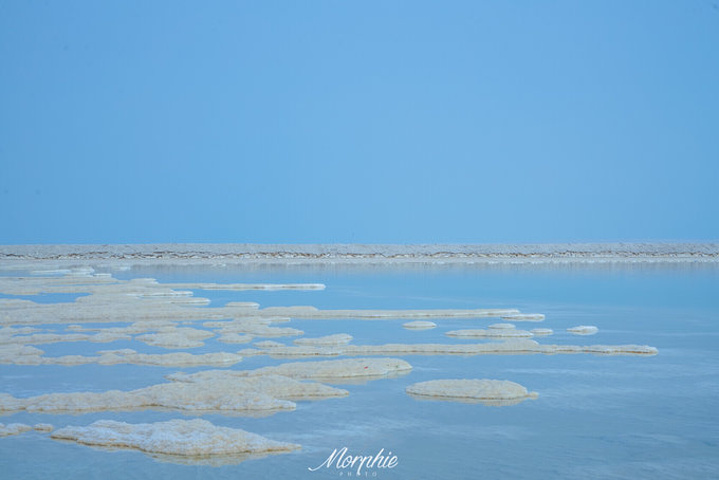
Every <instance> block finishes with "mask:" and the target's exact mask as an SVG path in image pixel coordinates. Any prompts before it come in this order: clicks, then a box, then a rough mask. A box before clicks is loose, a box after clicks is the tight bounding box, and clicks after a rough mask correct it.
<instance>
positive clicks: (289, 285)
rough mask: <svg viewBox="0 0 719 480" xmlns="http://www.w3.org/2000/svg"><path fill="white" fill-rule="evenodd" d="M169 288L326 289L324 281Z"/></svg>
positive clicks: (187, 284) (208, 284)
mask: <svg viewBox="0 0 719 480" xmlns="http://www.w3.org/2000/svg"><path fill="white" fill-rule="evenodd" d="M163 286H165V287H167V288H172V289H177V288H188V289H190V290H223V291H230V290H237V291H243V290H324V289H325V285H324V284H322V283H167V284H163Z"/></svg>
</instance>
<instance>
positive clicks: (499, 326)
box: [487, 323, 517, 330]
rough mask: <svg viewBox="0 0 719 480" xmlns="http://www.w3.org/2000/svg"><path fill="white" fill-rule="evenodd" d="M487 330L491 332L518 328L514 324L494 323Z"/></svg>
mask: <svg viewBox="0 0 719 480" xmlns="http://www.w3.org/2000/svg"><path fill="white" fill-rule="evenodd" d="M487 328H488V329H490V330H512V329H514V328H517V327H515V326H514V324H512V323H493V324H492V325H490V326H488V327H487Z"/></svg>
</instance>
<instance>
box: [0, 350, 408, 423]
mask: <svg viewBox="0 0 719 480" xmlns="http://www.w3.org/2000/svg"><path fill="white" fill-rule="evenodd" d="M411 369H412V366H411V365H410V364H409V363H407V362H405V361H404V360H400V359H394V358H373V359H367V358H363V359H343V360H332V361H317V362H294V363H286V364H282V365H277V366H272V367H264V368H259V369H256V370H207V371H202V372H198V373H194V374H186V373H176V374H172V375H168V376H167V379H168V380H170V383H163V384H157V385H152V386H149V387H145V388H141V389H138V390H132V391H119V390H110V391H106V392H99V393H96V392H80V393H51V394H46V395H39V396H36V397H30V398H15V397H13V396H11V395H8V394H0V411H17V410H27V411H30V412H42V413H63V412H89V411H101V410H137V409H148V408H167V409H173V410H183V411H187V412H192V413H204V412H223V413H237V414H248V413H249V414H256V413H273V412H275V411H279V410H293V409H294V408H295V404H294V403H293V401H296V400H316V399H323V398H332V397H343V396H346V395H348V392H347V391H346V390H341V389H338V388H334V387H330V386H327V385H323V384H321V383H315V382H301V381H299V380H320V379H321V380H325V381H330V382H331V381H338V380H343V379H357V378H361V379H372V378H379V377H388V376H393V375H399V374H403V373H408V372H409V371H410V370H411Z"/></svg>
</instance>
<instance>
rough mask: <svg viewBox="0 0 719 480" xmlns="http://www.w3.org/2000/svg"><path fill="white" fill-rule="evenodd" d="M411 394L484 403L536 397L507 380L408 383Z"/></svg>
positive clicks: (436, 398) (511, 402)
mask: <svg viewBox="0 0 719 480" xmlns="http://www.w3.org/2000/svg"><path fill="white" fill-rule="evenodd" d="M406 391H407V393H408V394H410V395H411V396H415V397H419V398H429V399H434V400H448V401H458V402H468V403H482V404H485V405H493V406H505V405H515V404H517V403H519V402H521V401H523V400H526V399H527V398H537V394H536V393H534V392H528V391H527V389H526V388H524V387H523V386H522V385H519V384H518V383H514V382H510V381H507V380H468V379H463V380H430V381H428V382H420V383H415V384H413V385H410V386H409V387H407V389H406Z"/></svg>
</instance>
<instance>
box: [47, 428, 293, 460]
mask: <svg viewBox="0 0 719 480" xmlns="http://www.w3.org/2000/svg"><path fill="white" fill-rule="evenodd" d="M51 438H53V439H56V440H67V441H74V442H77V443H80V444H83V445H92V446H97V447H111V448H129V449H136V450H140V451H141V452H144V453H147V454H152V455H163V456H179V457H197V458H198V459H200V458H203V457H211V456H224V457H227V456H236V455H241V454H266V453H282V452H289V451H292V450H297V449H299V448H300V446H299V445H296V444H292V443H285V442H278V441H275V440H270V439H268V438H265V437H262V436H260V435H257V434H254V433H250V432H246V431H244V430H240V429H236V428H227V427H219V426H216V425H213V424H212V423H210V422H208V421H206V420H201V419H194V420H170V421H167V422H158V423H139V424H129V423H124V422H116V421H112V420H99V421H97V422H95V423H92V424H90V425H88V426H86V427H79V426H78V427H75V426H72V427H65V428H61V429H59V430H56V431H55V432H54V433H52V435H51ZM242 459H243V457H238V458H237V461H235V462H228V463H239V461H241V460H242Z"/></svg>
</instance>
